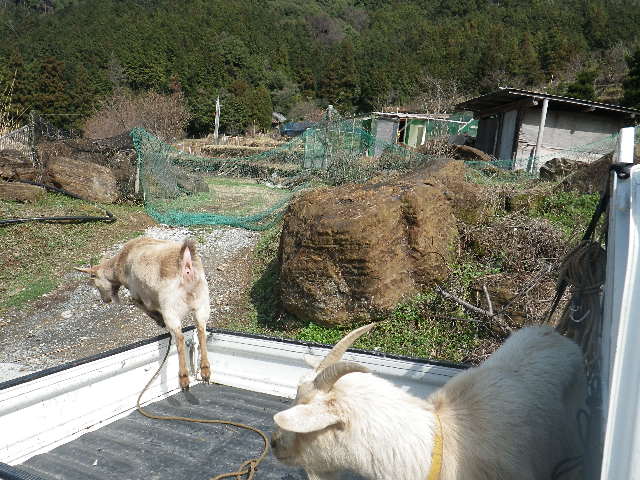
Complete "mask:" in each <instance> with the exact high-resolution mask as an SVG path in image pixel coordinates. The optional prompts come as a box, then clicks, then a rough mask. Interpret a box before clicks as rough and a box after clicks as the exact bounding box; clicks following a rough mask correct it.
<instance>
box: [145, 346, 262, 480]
mask: <svg viewBox="0 0 640 480" xmlns="http://www.w3.org/2000/svg"><path fill="white" fill-rule="evenodd" d="M170 349H171V337H169V345H168V346H167V351H166V353H165V354H164V359H163V360H162V363H161V364H160V367H159V368H158V370H157V371H156V373H154V374H153V377H151V380H149V381H148V382H147V384H146V385H145V387H144V388H143V389H142V392H140V395H139V396H138V401H137V402H136V406H137V407H138V411H139V412H140V413H141V414H142V415H144V416H145V417H148V418H152V419H155V420H178V421H181V422H195V423H216V424H222V425H231V426H233V427H238V428H244V429H246V430H250V431H252V432H255V433H257V434H258V435H260V436H261V437H262V440H263V442H264V448H263V449H262V454H261V455H260V456H259V457H257V458H252V459H250V460H247V461H246V462H244V463H243V464H242V465H240V469H239V470H238V471H236V472H229V473H223V474H221V475H217V476H215V477H212V478H211V479H210V480H220V479H222V478H229V477H236V480H242V477H243V476H244V475H246V476H247V477H246V480H252V479H253V478H254V477H255V475H256V471H257V469H258V465H260V462H262V460H264V459H265V457H266V456H267V454H268V453H269V438H268V437H267V435H266V434H265V433H264V432H263V431H262V430H259V429H257V428H254V427H252V426H250V425H245V424H243V423H237V422H230V421H227V420H209V419H205V418H187V417H174V416H163V415H155V414H153V413H149V412H147V411H146V410H144V409H143V408H142V407H141V406H140V399H141V398H142V395H144V392H146V391H147V388H149V385H151V382H153V381H154V380H155V378H156V377H157V376H158V374H159V373H160V370H162V367H163V366H164V364H165V362H166V361H167V357H168V356H169V350H170Z"/></svg>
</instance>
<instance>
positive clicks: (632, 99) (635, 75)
mask: <svg viewBox="0 0 640 480" xmlns="http://www.w3.org/2000/svg"><path fill="white" fill-rule="evenodd" d="M626 60H627V65H628V66H629V75H628V76H627V78H626V80H625V81H624V82H623V83H622V87H623V89H624V96H623V98H622V103H623V105H626V106H628V107H635V108H640V49H638V50H636V51H635V53H633V55H630V56H628V57H627V59H626Z"/></svg>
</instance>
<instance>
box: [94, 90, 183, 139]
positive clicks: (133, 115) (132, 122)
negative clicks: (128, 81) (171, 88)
mask: <svg viewBox="0 0 640 480" xmlns="http://www.w3.org/2000/svg"><path fill="white" fill-rule="evenodd" d="M189 120H190V114H189V111H188V110H187V107H186V104H185V101H184V98H183V96H182V93H181V92H176V93H173V94H172V95H161V94H159V93H157V92H144V93H140V94H133V93H131V92H128V91H120V92H117V93H115V94H114V95H113V96H111V97H109V98H107V99H105V100H104V101H103V102H102V104H101V105H100V107H99V109H98V110H97V111H96V112H95V113H94V114H93V115H92V116H91V117H89V119H88V120H87V121H86V123H85V126H84V133H85V136H86V137H89V138H108V137H114V136H116V135H119V134H121V133H123V132H126V131H128V130H131V129H132V128H134V127H143V128H145V129H146V130H147V131H149V132H151V133H153V134H154V135H156V136H157V137H158V138H160V139H161V140H164V141H173V140H176V139H178V138H182V137H183V136H184V129H185V128H186V126H187V124H188V123H189Z"/></svg>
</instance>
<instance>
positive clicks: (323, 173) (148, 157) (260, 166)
mask: <svg viewBox="0 0 640 480" xmlns="http://www.w3.org/2000/svg"><path fill="white" fill-rule="evenodd" d="M131 136H132V138H133V143H134V146H135V148H136V152H137V155H138V165H139V169H140V176H139V178H140V186H141V188H142V191H143V193H144V203H145V210H146V211H147V213H148V214H149V215H151V216H152V217H153V218H154V219H156V220H157V221H158V222H160V223H164V224H168V225H184V226H188V225H229V226H236V227H242V228H247V229H251V230H264V229H267V228H270V227H271V226H272V225H274V224H275V223H276V222H277V221H278V220H279V219H280V217H281V216H282V214H283V212H284V209H285V207H286V206H287V205H288V203H289V201H290V200H291V197H292V196H293V195H294V194H295V193H297V192H298V191H300V190H302V189H304V188H308V186H309V184H310V182H314V181H315V182H319V183H324V184H329V185H340V184H343V183H346V182H361V181H365V180H367V179H368V178H371V177H372V176H373V175H375V174H376V173H379V172H380V171H384V170H408V169H411V168H414V167H416V166H419V165H422V164H424V163H426V162H428V161H429V157H428V156H425V155H422V154H419V153H417V152H414V151H412V150H409V149H406V148H404V147H402V146H399V145H395V144H390V143H384V142H379V141H377V140H376V139H375V137H374V136H372V135H371V134H370V133H369V132H367V131H366V130H365V128H364V125H363V120H361V119H344V118H342V117H341V116H339V115H338V114H337V112H333V113H332V115H330V116H329V115H326V116H325V118H323V119H322V120H321V121H320V122H318V124H317V125H316V126H315V128H311V129H308V130H307V131H306V132H305V133H304V134H303V135H301V136H299V137H296V138H294V139H292V140H291V141H289V142H287V143H284V144H282V145H280V146H278V147H276V148H272V149H269V150H266V151H264V152H261V153H257V154H254V155H247V156H236V157H233V158H215V157H203V156H196V155H191V154H188V153H185V152H183V151H181V150H178V149H177V148H175V147H173V146H171V145H168V144H166V143H164V142H163V141H161V140H159V139H158V138H156V137H155V136H153V135H152V134H150V133H149V132H147V131H146V130H144V129H141V128H136V129H134V130H132V132H131ZM376 145H379V146H380V150H381V151H382V154H381V155H379V156H378V157H375V158H374V157H371V156H369V155H368V153H369V152H370V151H371V150H372V149H373V147H375V146H376Z"/></svg>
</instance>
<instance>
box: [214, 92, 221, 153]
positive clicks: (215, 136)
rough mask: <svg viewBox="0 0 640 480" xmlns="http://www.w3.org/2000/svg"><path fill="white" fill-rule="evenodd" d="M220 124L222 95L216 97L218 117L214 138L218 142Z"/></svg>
mask: <svg viewBox="0 0 640 480" xmlns="http://www.w3.org/2000/svg"><path fill="white" fill-rule="evenodd" d="M219 126H220V96H219V95H218V97H217V98H216V119H215V128H214V130H213V139H214V141H215V143H216V145H217V144H218V127H219Z"/></svg>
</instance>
